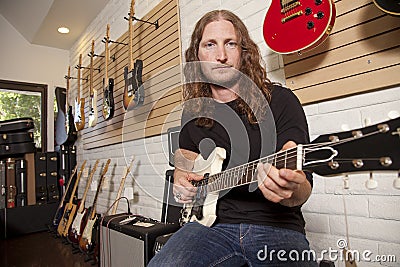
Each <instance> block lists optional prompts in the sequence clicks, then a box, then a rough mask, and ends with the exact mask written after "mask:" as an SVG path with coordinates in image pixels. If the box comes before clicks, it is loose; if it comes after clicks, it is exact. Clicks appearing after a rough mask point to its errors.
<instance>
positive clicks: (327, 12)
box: [263, 0, 336, 54]
mask: <svg viewBox="0 0 400 267" xmlns="http://www.w3.org/2000/svg"><path fill="white" fill-rule="evenodd" d="M335 19H336V9H335V4H334V3H333V0H297V1H296V0H272V3H271V6H270V7H269V9H268V11H267V14H266V16H265V19H264V25H263V33H264V40H265V42H266V43H267V45H268V46H269V47H270V48H271V50H273V51H274V52H276V53H279V54H290V53H295V52H297V53H301V52H303V51H307V50H310V49H312V48H315V47H316V46H318V45H319V44H321V43H322V42H323V41H324V40H325V39H326V38H327V37H328V36H329V34H330V33H331V31H332V28H333V25H334V23H335Z"/></svg>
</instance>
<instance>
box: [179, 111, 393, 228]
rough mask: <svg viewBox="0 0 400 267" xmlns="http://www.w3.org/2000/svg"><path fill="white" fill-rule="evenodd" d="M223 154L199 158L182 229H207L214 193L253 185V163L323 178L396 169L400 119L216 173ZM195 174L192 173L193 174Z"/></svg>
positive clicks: (330, 136) (213, 208)
mask: <svg viewBox="0 0 400 267" xmlns="http://www.w3.org/2000/svg"><path fill="white" fill-rule="evenodd" d="M225 154H226V153H225V150H224V149H223V148H220V147H217V148H215V149H214V151H213V152H212V153H211V155H210V156H209V158H208V160H203V158H202V157H201V156H200V155H199V156H198V158H197V159H196V162H195V166H194V170H202V171H201V172H197V173H198V174H200V175H204V179H203V180H201V181H194V182H193V185H195V186H196V187H197V194H196V196H195V199H194V201H193V203H190V204H185V205H184V207H183V209H182V217H181V224H184V223H187V222H189V221H198V222H199V223H201V224H203V225H206V226H211V225H212V224H213V223H214V221H215V219H216V212H215V211H216V204H217V200H218V197H219V192H220V191H222V190H226V189H230V188H233V187H237V186H241V185H246V184H251V183H256V182H257V164H258V163H260V162H261V163H269V164H271V165H273V166H276V167H277V168H278V169H280V168H289V169H297V170H307V171H311V172H315V173H316V174H319V175H323V176H334V175H338V174H344V173H350V172H367V171H374V170H376V171H399V170H400V118H397V119H393V120H389V121H386V122H383V123H380V124H376V125H372V126H368V127H365V128H362V129H358V130H353V131H348V132H342V133H335V134H327V135H322V136H320V137H318V138H317V139H315V140H314V141H313V142H312V143H311V144H307V145H298V146H296V147H294V148H291V149H288V150H285V151H281V152H278V153H275V154H272V155H270V156H267V157H265V158H261V159H259V160H256V161H253V162H249V163H246V164H244V165H240V166H237V167H234V168H232V169H229V170H226V171H222V172H218V173H210V170H211V169H212V170H217V169H219V170H221V166H222V162H223V160H224V159H225ZM195 172H196V171H195Z"/></svg>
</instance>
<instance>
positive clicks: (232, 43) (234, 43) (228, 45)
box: [225, 41, 238, 49]
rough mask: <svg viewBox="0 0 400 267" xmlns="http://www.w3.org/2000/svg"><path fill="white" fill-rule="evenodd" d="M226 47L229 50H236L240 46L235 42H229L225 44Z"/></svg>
mask: <svg viewBox="0 0 400 267" xmlns="http://www.w3.org/2000/svg"><path fill="white" fill-rule="evenodd" d="M225 46H226V47H227V48H230V49H234V48H236V47H237V46H238V44H237V43H236V42H234V41H230V42H227V43H226V44H225Z"/></svg>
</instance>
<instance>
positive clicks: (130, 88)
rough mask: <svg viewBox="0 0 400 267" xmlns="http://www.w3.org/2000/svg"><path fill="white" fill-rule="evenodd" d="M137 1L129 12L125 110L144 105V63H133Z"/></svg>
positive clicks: (133, 0) (139, 61)
mask: <svg viewBox="0 0 400 267" xmlns="http://www.w3.org/2000/svg"><path fill="white" fill-rule="evenodd" d="M134 6H135V0H132V1H131V9H130V12H129V19H128V21H129V44H128V45H129V66H126V67H125V68H124V81H125V86H124V95H123V106H124V108H125V110H128V109H130V108H132V109H133V108H137V107H139V106H141V105H143V102H144V87H143V85H142V69H143V61H142V60H140V59H139V60H136V62H135V63H133V51H132V46H133V44H132V38H133V26H132V17H133V16H134V14H135V11H134Z"/></svg>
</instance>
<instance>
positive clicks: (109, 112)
mask: <svg viewBox="0 0 400 267" xmlns="http://www.w3.org/2000/svg"><path fill="white" fill-rule="evenodd" d="M109 39H110V24H107V32H106V37H105V44H106V49H105V67H104V78H103V108H102V110H103V117H104V120H109V119H111V118H112V117H113V116H114V95H113V90H114V79H113V78H108V59H109V58H110V51H109V48H108V42H109Z"/></svg>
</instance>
